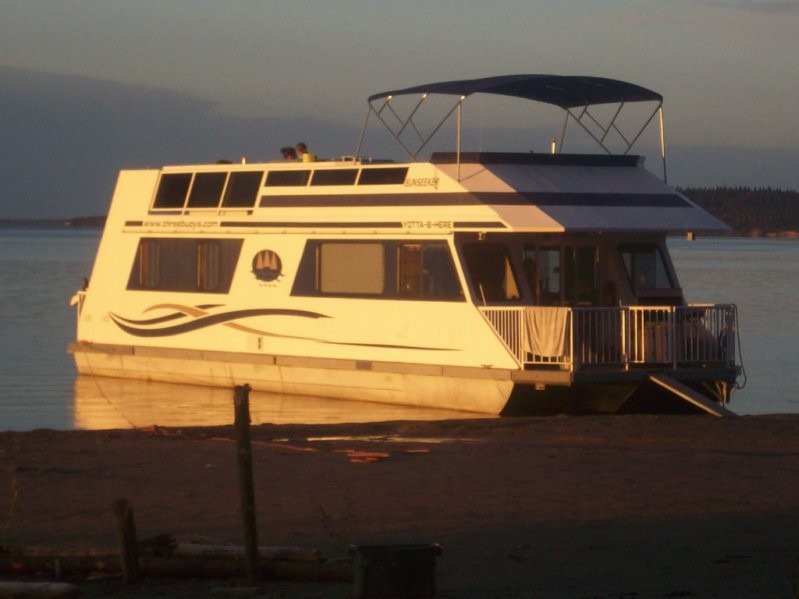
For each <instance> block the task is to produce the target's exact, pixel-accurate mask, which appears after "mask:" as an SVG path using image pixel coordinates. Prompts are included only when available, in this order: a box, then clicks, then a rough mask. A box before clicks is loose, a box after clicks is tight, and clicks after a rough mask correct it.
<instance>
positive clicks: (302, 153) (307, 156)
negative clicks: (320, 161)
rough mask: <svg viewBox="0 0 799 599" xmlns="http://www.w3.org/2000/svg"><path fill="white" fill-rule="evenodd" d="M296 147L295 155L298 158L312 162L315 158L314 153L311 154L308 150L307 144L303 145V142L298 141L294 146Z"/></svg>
mask: <svg viewBox="0 0 799 599" xmlns="http://www.w3.org/2000/svg"><path fill="white" fill-rule="evenodd" d="M296 148H297V155H298V156H299V158H300V160H302V161H303V162H314V161H315V160H316V155H314V154H311V153H310V152H309V151H308V146H306V145H305V142H302V141H301V142H300V143H298V144H297V146H296Z"/></svg>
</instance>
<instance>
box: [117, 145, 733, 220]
mask: <svg viewBox="0 0 799 599" xmlns="http://www.w3.org/2000/svg"><path fill="white" fill-rule="evenodd" d="M146 173H149V176H146ZM129 177H134V178H136V179H137V182H136V183H135V184H134V183H133V182H131V185H135V186H136V188H137V189H141V192H140V195H137V196H136V199H135V200H134V201H127V202H126V203H125V206H126V207H125V209H124V210H125V211H126V212H127V216H126V217H125V221H126V222H128V223H130V222H133V221H141V222H142V223H144V222H151V223H153V224H154V223H155V221H156V220H157V222H158V225H157V226H158V227H160V228H161V229H160V230H163V226H168V225H169V223H170V222H171V221H175V222H177V219H176V217H179V219H180V220H184V219H187V218H189V219H200V220H201V221H202V222H204V223H206V224H205V225H204V226H207V227H212V228H217V227H222V228H228V227H259V228H266V229H274V228H279V229H281V230H286V231H288V230H291V231H299V230H305V229H308V228H314V229H319V228H323V229H330V228H336V229H339V230H342V231H350V232H353V233H364V232H366V231H367V230H368V231H373V232H377V231H380V232H408V231H409V230H412V231H416V232H428V233H430V232H436V233H442V232H452V231H478V232H479V231H503V232H528V233H531V232H546V233H557V232H599V231H605V232H610V231H615V232H619V231H659V232H667V233H671V234H685V233H687V232H709V231H725V230H726V229H727V227H726V225H724V224H723V223H722V222H720V221H719V220H717V219H716V218H714V217H713V216H711V215H709V214H708V213H706V212H705V211H703V210H702V209H701V208H699V207H697V206H696V205H695V204H693V203H692V202H690V201H689V200H688V199H687V198H685V197H684V196H682V195H680V194H679V193H678V192H676V191H675V190H674V189H673V188H671V187H670V186H668V185H667V184H666V183H664V182H663V181H661V180H659V179H658V178H657V177H655V176H654V175H653V174H652V173H650V172H649V171H647V170H646V169H645V168H644V166H643V160H642V159H641V158H639V157H638V156H629V155H628V156H608V155H578V154H556V155H549V154H520V153H461V154H459V155H456V154H454V153H434V154H433V155H432V156H431V158H430V160H429V161H427V162H408V163H388V162H381V163H375V162H364V161H360V160H356V159H344V160H320V161H317V162H310V163H309V162H293V161H292V162H288V161H279V162H268V163H250V164H205V165H189V166H170V167H164V168H163V169H162V170H161V171H145V172H141V171H127V172H123V173H122V175H121V177H120V185H121V186H123V187H124V184H125V181H126V180H127V178H129ZM142 177H144V178H145V179H147V180H148V184H142V183H141V182H140V181H139V180H140V178H142ZM148 185H149V188H148ZM118 191H120V192H121V191H122V189H121V188H120V189H119V190H118ZM124 195H127V194H124Z"/></svg>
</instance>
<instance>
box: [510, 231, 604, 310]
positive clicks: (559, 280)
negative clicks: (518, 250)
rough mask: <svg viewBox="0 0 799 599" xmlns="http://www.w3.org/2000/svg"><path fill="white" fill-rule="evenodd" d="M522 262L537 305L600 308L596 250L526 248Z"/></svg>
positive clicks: (567, 247)
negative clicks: (597, 306) (598, 306)
mask: <svg viewBox="0 0 799 599" xmlns="http://www.w3.org/2000/svg"><path fill="white" fill-rule="evenodd" d="M523 260H524V270H525V276H526V278H527V283H528V284H529V285H530V291H531V292H532V295H533V299H534V301H535V303H536V305H539V306H596V305H598V304H599V301H600V297H601V294H600V277H599V249H598V248H597V247H596V246H593V245H555V244H552V245H546V244H540V245H538V244H536V245H533V244H527V245H525V246H524V255H523Z"/></svg>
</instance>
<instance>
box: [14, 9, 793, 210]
mask: <svg viewBox="0 0 799 599" xmlns="http://www.w3.org/2000/svg"><path fill="white" fill-rule="evenodd" d="M514 73H549V74H563V75H593V76H600V77H610V78H616V79H622V80H626V81H631V82H634V83H637V84H639V85H642V86H644V87H648V88H650V89H653V90H656V91H658V92H660V93H661V94H663V96H664V97H665V104H664V112H665V118H666V134H667V144H668V152H669V182H670V183H672V184H674V185H681V186H716V185H732V186H739V185H741V186H751V187H766V186H770V187H779V188H788V189H799V117H797V111H798V110H799V0H790V1H788V0H783V1H769V0H668V1H665V2H664V1H662V0H615V1H611V0H558V1H557V2H551V1H547V2H544V1H542V0H495V1H493V2H484V1H481V2H476V1H472V0H460V1H457V0H427V1H425V2H421V1H418V0H404V1H403V2H389V1H385V0H372V1H366V0H362V1H357V0H326V1H306V0H295V1H293V2H282V1H281V2H277V1H270V0H228V1H224V2H223V1H221V0H220V1H211V0H192V1H188V0H183V1H179V0H137V1H132V0H131V1H122V0H63V1H58V2H56V1H49V0H48V1H44V0H0V117H1V119H2V120H1V121H0V135H1V136H2V137H1V138H0V142H1V143H0V218H14V217H21V218H34V217H35V218H62V217H71V216H81V215H91V214H102V213H104V212H105V210H106V209H107V203H108V200H109V198H110V194H111V192H112V190H113V185H114V181H115V179H116V176H117V171H118V170H119V169H120V168H140V167H158V166H160V165H161V164H167V163H187V162H208V161H213V160H216V159H218V158H222V157H227V158H234V159H236V158H238V157H239V156H245V155H246V156H248V157H250V159H251V160H255V159H272V158H277V157H278V156H279V155H278V148H280V147H281V146H284V145H293V144H294V143H296V142H297V141H300V140H303V141H306V142H307V143H308V144H309V146H311V148H312V150H314V151H315V152H316V153H317V154H319V155H322V156H338V155H343V154H352V152H353V151H354V149H355V147H356V144H357V140H358V133H359V129H360V126H361V124H362V121H363V117H364V114H365V110H366V103H365V102H366V98H367V97H368V96H369V95H370V94H373V93H376V92H380V91H383V90H386V89H392V88H400V87H407V86H412V85H416V84H421V83H427V82H432V81H444V80H450V79H461V78H475V77H486V76H492V75H503V74H514ZM497 117H498V118H497V120H498V122H497V126H498V127H506V128H507V127H510V126H512V123H510V122H506V121H505V120H506V119H507V118H509V117H507V115H504V114H498V115H497ZM514 149H515V148H514ZM653 170H656V169H655V168H654V167H653Z"/></svg>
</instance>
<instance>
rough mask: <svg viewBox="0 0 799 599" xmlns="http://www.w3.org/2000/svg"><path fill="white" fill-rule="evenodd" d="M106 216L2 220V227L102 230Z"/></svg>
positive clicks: (0, 225) (0, 223)
mask: <svg viewBox="0 0 799 599" xmlns="http://www.w3.org/2000/svg"><path fill="white" fill-rule="evenodd" d="M104 226H105V216H78V217H73V218H48V219H39V218H0V227H2V228H8V229H65V228H76V229H102V228H103V227H104Z"/></svg>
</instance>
